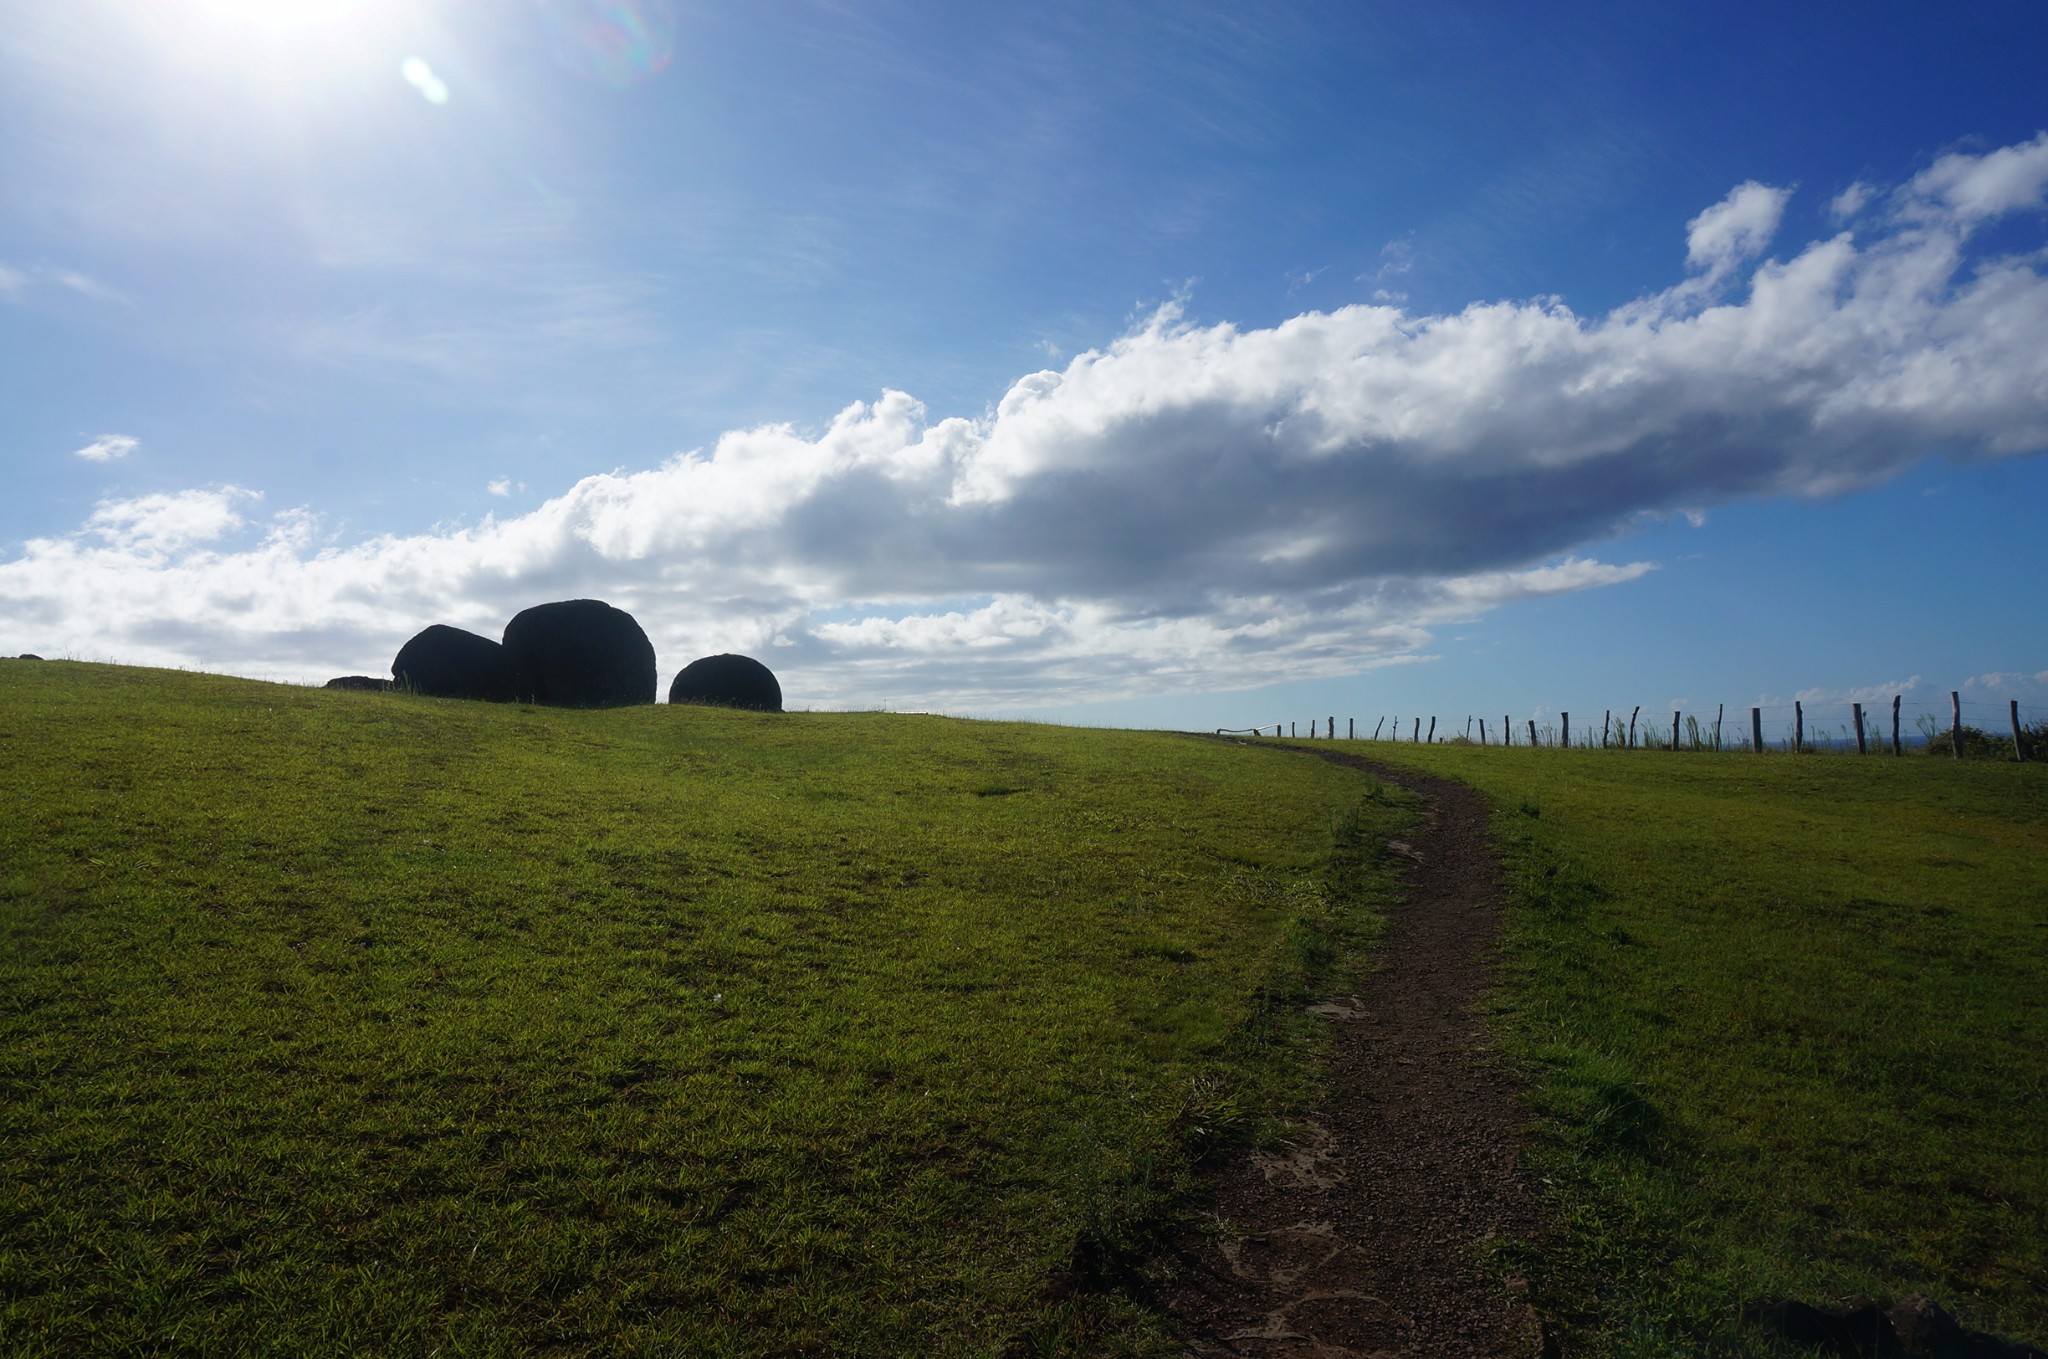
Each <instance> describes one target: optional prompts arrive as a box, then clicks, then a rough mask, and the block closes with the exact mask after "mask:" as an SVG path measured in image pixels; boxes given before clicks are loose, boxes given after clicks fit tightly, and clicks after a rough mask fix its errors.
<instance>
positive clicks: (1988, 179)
mask: <svg viewBox="0 0 2048 1359" xmlns="http://www.w3.org/2000/svg"><path fill="white" fill-rule="evenodd" d="M2044 189H2048V132H2042V133H2040V134H2038V135H2036V136H2035V138H2034V139H2033V140H2032V141H2029V142H2021V143H2019V144H2018V145H2016V146H2007V147H2001V148H2000V149H1998V150H1996V151H1992V152H1990V153H1988V154H1986V155H1982V156H1972V155H1966V154H1964V153H1962V152H1956V153H1954V154H1952V155H1947V156H1943V157H1942V158H1941V159H1940V160H1937V161H1935V162H1934V164H1932V165H1930V166H1928V167H1927V168H1926V169H1925V170H1922V171H1921V172H1920V173H1919V174H1917V175H1915V176H1914V177H1913V179H1912V182H1910V183H1909V184H1907V185H1906V187H1905V190H1904V194H1903V199H1904V204H1905V208H1906V211H1907V212H1908V214H1909V215H1912V216H1916V217H1927V216H1933V217H1941V216H1952V217H1954V218H1955V219H1957V220H1960V221H1962V222H1966V223H1975V222H1978V221H1982V220H1983V219H1985V218H1987V217H1996V216H1998V215H1999V214H2000V213H2006V212H2012V211H2014V210H2015V209H2019V208H2037V207H2039V206H2040V205H2041V195H2042V191H2043V190H2044Z"/></svg>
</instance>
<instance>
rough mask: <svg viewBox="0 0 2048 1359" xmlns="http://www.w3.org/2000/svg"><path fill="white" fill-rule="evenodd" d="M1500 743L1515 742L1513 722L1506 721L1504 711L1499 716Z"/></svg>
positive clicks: (1508, 743)
mask: <svg viewBox="0 0 2048 1359" xmlns="http://www.w3.org/2000/svg"><path fill="white" fill-rule="evenodd" d="M1500 743H1501V744H1502V745H1504V746H1511V745H1513V744H1514V743H1515V724H1514V723H1512V722H1510V721H1508V718H1507V714H1506V713H1502V714H1501V718H1500Z"/></svg>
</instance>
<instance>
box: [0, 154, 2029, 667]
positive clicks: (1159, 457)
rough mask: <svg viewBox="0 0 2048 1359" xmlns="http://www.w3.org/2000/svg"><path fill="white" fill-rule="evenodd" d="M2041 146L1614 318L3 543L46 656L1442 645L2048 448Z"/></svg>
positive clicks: (1418, 323)
mask: <svg viewBox="0 0 2048 1359" xmlns="http://www.w3.org/2000/svg"><path fill="white" fill-rule="evenodd" d="M2037 142H2038V144H2039V145H2042V146H2048V141H2039V140H2038V139H2037ZM2036 144H2037V143H2028V144H2027V145H2026V146H2023V147H2019V148H2007V149H2006V150H2004V151H1997V152H1992V153H1990V154H1988V155H1986V156H1980V157H1974V158H1972V157H1968V156H1948V157H1944V158H1942V159H1941V160H1939V161H1937V162H1935V163H1934V165H1933V166H1931V167H1930V169H1929V170H1928V171H1927V172H1925V173H1923V174H1922V175H1920V176H1917V177H1915V178H1914V179H1913V180H1912V181H1910V182H1909V183H1907V184H1906V185H1903V186H1900V187H1898V188H1897V189H1894V190H1892V191H1890V192H1889V193H1888V194H1887V195H1885V196H1883V197H1882V198H1881V199H1880V198H1873V200H1872V202H1873V203H1878V202H1881V203H1882V204H1883V208H1882V210H1881V211H1876V212H1873V213H1870V214H1867V216H1866V218H1865V219H1862V220H1865V221H1866V222H1867V225H1866V227H1865V228H1864V230H1865V231H1867V233H1868V234H1867V235H1861V236H1859V235H1858V234H1857V233H1854V232H1850V231H1843V232H1841V233H1839V234H1837V235H1835V236H1832V237H1829V238H1827V239H1823V240H1817V241H1813V242H1810V243H1808V244H1806V245H1804V246H1803V247H1801V248H1799V249H1797V250H1793V251H1789V252H1786V253H1785V254H1784V255H1783V256H1782V257H1780V258H1765V252H1766V251H1767V250H1768V249H1769V248H1770V245H1771V242H1772V240H1773V239H1774V235H1775V233H1776V231H1777V230H1778V228H1779V226H1780V223H1781V220H1782V218H1783V215H1784V210H1785V205H1786V202H1787V199H1788V195H1789V191H1787V190H1784V189H1780V188H1773V187H1770V186H1766V185H1763V184H1760V183H1754V182H1752V183H1748V184H1744V185H1741V186H1739V187H1738V188H1736V189H1735V190H1734V191H1733V192H1732V193H1730V194H1729V196H1728V197H1727V198H1725V199H1724V200H1722V202H1721V203H1719V204H1717V205H1715V206H1714V207H1712V208H1709V209H1708V210H1707V211H1705V212H1703V213H1701V214H1700V215H1699V216H1698V217H1695V218H1694V219H1693V220H1692V222H1691V223H1690V225H1689V228H1688V233H1687V260H1688V265H1689V272H1688V273H1687V275H1686V277H1684V278H1683V279H1681V280H1680V281H1678V282H1676V283H1674V284H1673V285H1672V287H1670V288H1669V289H1667V290H1666V291H1664V292H1661V293H1657V294H1654V295H1651V296H1648V297H1644V298H1641V299H1638V300H1637V301H1635V302H1632V303H1630V304H1628V305H1626V306H1623V307H1620V308H1617V309H1616V310H1614V311H1612V312H1610V313H1608V314H1606V315H1601V316H1582V315H1579V314H1577V313H1575V312H1574V311H1572V310H1571V309H1570V308H1569V307H1568V306H1566V305H1565V304H1564V303H1563V302H1562V301H1560V300H1558V299H1554V298H1545V299H1537V300H1533V301H1522V302H1490V303H1480V304H1474V305H1472V306H1469V307H1467V308H1465V309H1464V310H1462V311H1458V312H1455V313H1450V314H1440V315H1414V314H1410V313H1408V312H1406V311H1404V310H1402V309H1400V308H1398V307H1392V306H1366V305H1359V306H1349V307H1343V308H1339V309H1337V310H1334V311H1328V312H1322V311H1317V312H1308V313H1305V314H1303V315H1299V316H1296V317H1293V318H1291V319H1289V320H1287V321H1284V322H1282V323H1280V324H1279V325H1276V326H1272V327H1269V328H1261V329H1249V330H1247V329H1240V328H1238V327H1236V326H1232V325H1227V324H1218V325H1196V324H1192V323H1190V322H1189V321H1188V320H1187V319H1186V317H1185V314H1184V312H1183V311H1182V309H1181V307H1180V306H1179V305H1178V304H1175V305H1169V306H1167V307H1163V308H1161V309H1160V310H1158V311H1157V312H1155V313H1153V314H1152V315H1151V316H1150V317H1148V318H1146V319H1145V320H1144V321H1143V322H1141V323H1140V324H1138V325H1137V326H1136V327H1135V328H1134V329H1132V330H1131V331H1130V332H1129V333H1127V334H1125V335H1123V336H1121V337H1120V338H1118V339H1117V340H1115V341H1114V342H1113V343H1111V344H1109V345H1107V346H1105V347H1102V348H1099V349H1094V350H1090V351H1088V352H1085V353H1082V354H1079V355H1077V356H1075V357H1074V358H1072V359H1071V360H1069V361H1068V362H1066V363H1065V364H1064V365H1063V366H1061V367H1057V368H1048V369H1046V370H1044V371H1041V372H1037V373H1032V374H1029V375H1027V376H1024V377H1022V378H1020V379H1019V380H1018V381H1017V382H1016V383H1014V384H1013V385H1012V386H1011V388H1010V390H1009V391H1008V392H1007V393H1006V394H1005V395H1004V396H1003V398H1002V399H1001V401H1000V402H998V403H997V405H996V406H995V407H994V408H993V409H991V410H989V411H987V412H984V413H982V414H981V415H978V416H974V417H952V418H941V419H934V418H932V417H931V416H930V415H929V414H928V413H927V412H926V411H925V409H924V408H923V407H922V406H921V405H920V404H919V403H918V402H917V401H915V400H914V399H913V398H912V397H910V396H909V395H907V394H905V393H902V392H895V391H889V392H884V393H883V394H882V395H881V396H880V397H879V398H878V399H876V400H874V401H872V402H860V403H855V404H853V405H850V406H848V407H847V408H846V409H845V410H843V411H841V412H840V413H839V415H838V416H837V417H836V418H834V419H833V420H832V421H831V422H830V423H829V424H828V425H826V426H825V427H824V428H822V429H817V430H808V431H806V430H800V429H798V428H797V427H795V426H792V425H769V426H763V427H759V428H755V429H749V430H740V431H734V432H732V433H729V434H727V435H725V436H723V437H722V438H721V439H719V440H718V441H717V442H716V444H715V445H713V446H712V447H711V448H709V449H708V450H695V451H691V452H688V453H683V454H679V455H677V456H675V457H673V458H671V459H669V460H668V461H667V462H665V463H663V464H661V465H660V466H658V467H652V468H645V469H641V470H634V471H617V472H610V473H604V474H600V475H596V476H591V477H587V478H585V479H583V480H582V481H580V482H578V483H576V484H575V485H574V486H572V487H570V488H569V489H568V490H567V491H565V492H563V493H562V494H560V495H557V496H555V497H553V498H551V499H549V500H547V501H546V502H545V503H543V504H542V505H540V506H539V507H538V508H536V509H534V510H533V511H531V512H530V513H526V514H521V515H517V516H512V517H507V518H504V519H497V518H487V519H486V520H484V521H483V522H482V523H480V524H474V525H469V526H463V527H456V528H450V529H445V530H441V531H437V532H434V533H429V534H419V535H411V536H404V537H400V536H387V537H379V538H374V539H370V540H367V541H356V542H353V543H342V542H337V541H333V540H330V539H327V538H324V537H323V536H322V532H321V530H320V529H319V527H318V524H317V522H316V521H314V520H312V519H310V518H308V517H306V516H305V515H303V514H302V515H300V516H299V517H297V518H296V519H293V520H292V521H291V522H290V523H289V524H287V523H283V522H281V521H279V520H277V519H275V518H273V519H272V520H270V521H266V522H255V521H251V520H249V519H247V518H246V514H247V513H248V512H249V503H250V502H249V501H248V500H247V498H246V496H247V493H245V492H240V491H237V490H234V489H233V488H227V489H223V490H218V491H212V492H189V493H186V495H188V496H193V497H197V499H194V500H192V501H190V502H180V504H179V506H178V507H177V508H176V509H175V510H174V509H173V508H172V507H171V506H170V505H168V504H160V503H158V502H163V501H169V500H172V499H175V498H172V497H151V498H147V500H145V501H133V502H112V503H110V504H108V505H103V506H101V507H100V509H99V510H97V511H95V514H94V517H93V519H92V520H90V521H88V523H87V524H86V525H85V527H84V528H83V529H82V530H81V531H80V532H79V533H77V534H74V535H70V536H68V537H59V538H49V539H38V540H34V541H31V542H30V543H28V544H26V545H25V547H24V549H23V550H22V551H21V553H20V554H19V556H17V557H16V558H15V559H14V560H11V561H8V562H4V563H0V602H4V604H5V607H6V610H7V611H9V612H11V613H12V614H14V615H15V616H17V617H33V618H37V619H43V620H48V623H49V626H50V627H51V628H53V629H55V630H56V631H57V633H58V636H57V637H56V638H55V640H52V641H49V642H47V643H45V645H46V646H49V647H52V648H59V647H69V648H70V649H72V650H73V651H74V652H88V651H91V652H96V653H100V654H118V655H123V656H126V657H128V658H131V659H139V660H147V659H171V660H174V661H176V662H178V663H201V664H212V665H220V666H243V667H255V666H261V667H262V668H264V669H265V670H266V671H267V672H268V673H305V674H308V676H309V677H317V672H318V671H321V670H325V671H327V672H328V673H333V672H335V671H337V670H339V669H343V668H350V669H358V668H363V667H366V666H370V665H373V664H374V663H376V662H377V661H379V660H381V659H382V658H383V657H386V656H389V655H390V654H391V652H392V650H394V649H395V647H396V645H397V643H398V642H400V641H402V640H403V639H404V637H405V636H407V635H408V634H409V633H410V632H412V631H414V630H416V629H417V628H419V627H421V626H423V625H424V624H425V623H428V622H437V621H439V622H449V623H454V624H456V625H458V626H465V627H472V628H476V629H477V630H480V631H485V632H491V631H494V630H495V629H496V628H497V627H499V626H501V625H502V622H503V620H504V619H505V618H506V617H507V616H509V614H510V613H511V612H513V611H514V610H516V609H517V608H520V607H523V606H525V605H527V604H531V603H534V602H536V601H538V600H542V599H548V598H567V597H571V596H574V595H597V596H601V597H604V598H608V599H611V600H612V601H613V602H614V603H617V604H620V605H621V606H622V607H626V608H629V609H632V610H633V611H634V612H635V613H636V614H637V615H639V616H640V617H641V618H642V621H643V622H644V623H646V624H647V626H648V628H649V632H650V634H651V635H652V636H654V638H655V641H656V644H657V647H658V648H660V649H661V651H662V652H663V663H664V666H665V667H668V668H673V667H674V666H677V665H680V664H681V663H683V662H685V661H687V660H690V659H692V658H694V657H695V656H697V655H702V654H705V653H708V652H712V651H720V650H740V651H756V652H758V653H760V654H762V655H764V656H767V657H769V658H770V661H771V664H773V665H775V667H776V669H777V670H778V671H779V672H782V673H785V674H787V675H790V676H792V677H793V678H794V682H793V683H792V684H790V685H788V686H786V687H789V688H790V690H791V692H792V694H793V695H808V696H811V697H812V699H813V701H817V702H820V703H848V704H863V703H887V704H901V705H908V706H931V705H934V704H953V705H972V704H976V703H983V704H997V703H1032V704H1043V703H1051V702H1060V701H1070V700H1078V699H1084V698H1105V697H1115V696H1122V695H1128V694H1133V693H1141V692H1164V691H1169V690H1191V689H1207V690H1217V689H1224V688H1243V687H1250V686H1252V685H1255V684H1259V683H1265V682H1271V681H1275V680H1280V679H1294V678H1303V677H1310V676H1321V675H1335V674H1344V673H1352V672H1356V671H1358V670H1361V669H1364V668H1367V667H1370V666H1374V665H1382V664H1389V663H1394V662H1398V661H1403V660H1411V659H1414V658H1416V657H1418V656H1423V655H1426V654H1427V647H1428V645H1429V642H1430V636H1431V634H1430V629H1431V628H1432V627H1436V626H1439V625H1442V624H1445V623H1450V622H1455V621H1457V620H1461V619H1468V618H1472V617H1475V616H1477V615H1479V614H1482V613H1484V612H1485V611H1487V610H1489V609H1493V608H1498V607H1502V606H1504V605H1509V604H1512V603H1513V602H1515V601H1517V600H1521V599H1526V598H1529V597H1531V596H1535V595H1540V594H1551V593H1560V592H1565V591H1571V590H1580V589H1586V588H1593V587H1599V586H1604V585H1610V584H1618V583H1621V582H1624V581H1627V580H1630V579H1633V578H1635V577H1638V576H1640V575H1641V574H1642V573H1643V572H1644V571H1646V570H1648V569H1650V568H1649V565H1648V564H1646V563H1640V562H1637V563H1627V564H1614V563H1609V562H1603V561H1601V560H1599V559H1598V558H1597V557H1596V556H1594V555H1592V553H1591V552H1590V550H1589V545H1590V544H1594V543H1597V542H1599V541H1602V540H1605V539H1609V538H1612V537H1614V536H1616V535H1618V534H1622V533H1625V532H1626V531H1627V530H1628V529H1629V528H1630V527H1631V526H1632V525H1634V524H1636V523H1638V522H1640V521H1641V520H1642V519H1643V518H1644V517H1645V516H1664V515H1670V514H1676V513H1698V512H1699V511H1700V510H1702V509H1703V508H1706V507H1711V506H1712V505H1715V504H1720V503H1726V502H1728V501H1731V500H1736V499H1741V498H1747V497H1759V496H1775V495H1787V494H1794V495H1799V494H1805V495H1814V494H1828V493H1833V492H1839V491H1842V490H1846V489H1851V488H1855V487H1859V486H1867V485H1871V484H1874V483H1877V482H1880V481H1882V480H1884V479H1885V478H1887V477H1890V476H1892V475H1894V474H1896V473H1897V472H1899V471H1900V470H1902V469H1904V468H1905V467H1907V466H1909V465H1911V464H1912V463H1914V462H1915V461H1917V460H1919V459H1922V458H1924V457H1926V456H1928V455H1929V454H1930V453H1931V452H1934V451H1937V450H1939V451H1943V452H1946V453H1949V454H1951V455H1956V456H1967V457H2008V456H2017V455H2023V454H2031V453H2035V452H2038V451H2040V450H2042V449H2043V448H2044V447H2048V275H2044V273H2043V268H2044V257H2043V256H2042V255H2041V254H2040V253H2039V252H2034V253H2028V254H2016V255H2005V256H2000V255H1993V254H1988V253H1986V252H1985V251H1983V250H1981V249H1978V248H1975V247H1974V245H1973V241H1974V233H1975V232H1976V231H1977V230H1978V228H1979V226H1980V225H1981V224H1983V223H1985V222H1988V221H1990V220H1992V218H1993V217H1995V216H1997V215H1999V213H2000V212H2003V211H2013V212H2019V211H2026V210H2031V209H2033V208H2036V207H2038V206H2039V204H2040V196H2041V193H2042V191H2043V181H2042V180H2041V179H2039V178H2038V177H2037V178H2029V175H2031V174H2032V170H2031V169H2030V168H2029V167H2031V166H2032V165H2033V164H2034V161H2033V159H2031V157H2033V156H2034V154H2035V153H2034V152H2033V151H2032V150H2030V148H2032V147H2034V146H2035V145H2036ZM1937 172H1938V173H1937ZM2027 184H2031V185H2032V186H2033V191H2034V196H2033V197H2032V198H2027V197H2024V196H2016V195H2018V189H2017V188H2016V187H2015V186H2021V185H2027ZM1987 205H1991V206H1987ZM1997 205H2004V206H2003V207H2000V206H1997ZM208 497H211V499H208ZM181 516H182V517H181ZM146 648H156V650H155V651H148V650H146Z"/></svg>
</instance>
